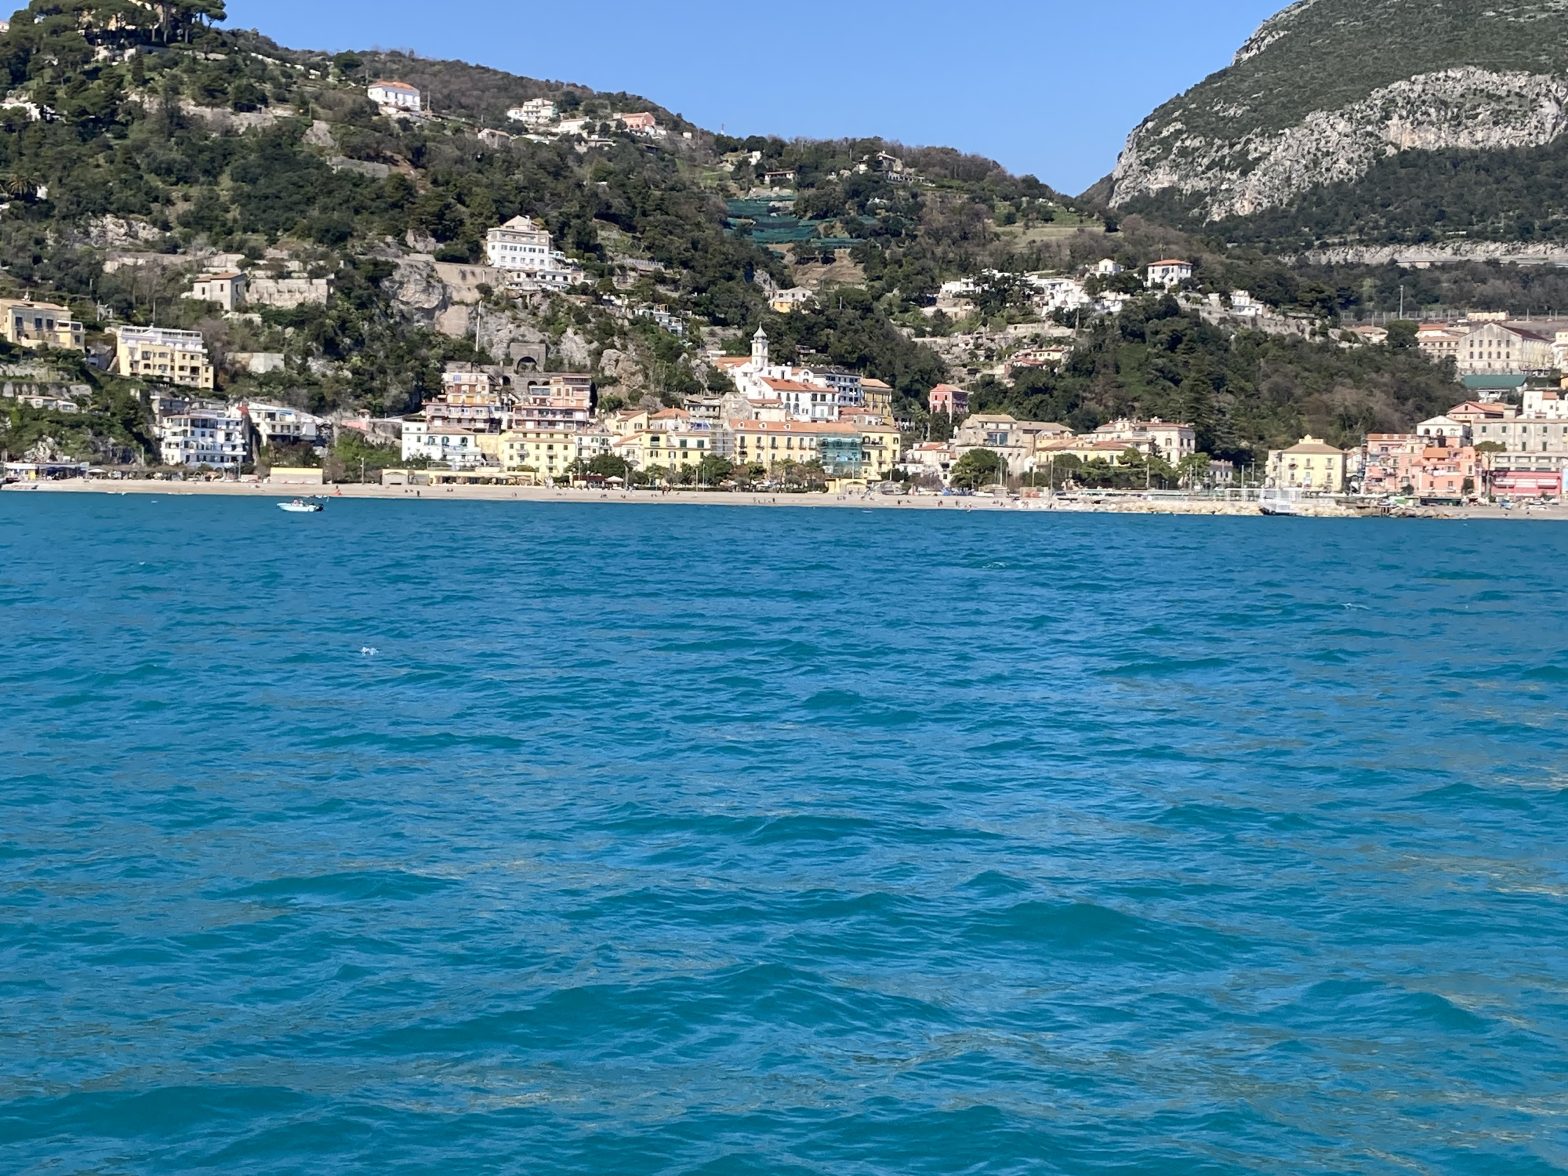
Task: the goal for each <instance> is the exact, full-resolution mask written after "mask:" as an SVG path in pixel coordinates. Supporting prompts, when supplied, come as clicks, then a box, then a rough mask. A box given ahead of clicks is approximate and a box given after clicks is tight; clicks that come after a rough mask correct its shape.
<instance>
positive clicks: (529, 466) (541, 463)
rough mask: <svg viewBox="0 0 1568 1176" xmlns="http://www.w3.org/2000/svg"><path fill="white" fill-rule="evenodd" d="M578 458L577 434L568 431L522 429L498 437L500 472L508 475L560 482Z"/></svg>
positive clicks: (573, 431) (567, 475)
mask: <svg viewBox="0 0 1568 1176" xmlns="http://www.w3.org/2000/svg"><path fill="white" fill-rule="evenodd" d="M579 456H580V452H579V449H578V445H577V433H576V432H575V430H571V429H525V430H522V431H520V432H510V433H505V434H503V435H502V437H501V468H502V469H503V470H504V471H505V472H507V473H509V474H513V473H528V472H532V473H535V474H538V475H539V476H540V477H542V478H547V479H549V480H550V481H552V482H553V481H563V480H565V479H566V478H568V477H569V476H570V472H569V471H570V470H571V466H572V463H573V462H575V461H577V459H578V457H579Z"/></svg>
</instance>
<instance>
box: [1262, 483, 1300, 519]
mask: <svg viewBox="0 0 1568 1176" xmlns="http://www.w3.org/2000/svg"><path fill="white" fill-rule="evenodd" d="M1258 509H1259V510H1260V511H1262V512H1263V513H1264V514H1266V515H1274V516H1282V517H1286V518H1294V517H1297V516H1300V515H1304V514H1306V513H1307V512H1306V509H1305V508H1304V507H1303V505H1302V503H1301V500H1300V499H1299V498H1297V497H1296V493H1295V491H1293V490H1279V489H1269V490H1265V491H1263V492H1262V493H1261V494H1259V495H1258Z"/></svg>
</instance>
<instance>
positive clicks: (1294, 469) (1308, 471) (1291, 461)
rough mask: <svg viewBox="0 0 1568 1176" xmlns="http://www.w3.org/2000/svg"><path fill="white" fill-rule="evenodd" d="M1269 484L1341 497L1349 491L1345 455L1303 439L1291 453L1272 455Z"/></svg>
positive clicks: (1278, 451)
mask: <svg viewBox="0 0 1568 1176" xmlns="http://www.w3.org/2000/svg"><path fill="white" fill-rule="evenodd" d="M1268 480H1269V485H1270V486H1278V487H1280V488H1282V489H1288V490H1312V491H1317V492H1319V493H1323V494H1339V493H1341V492H1342V491H1343V490H1344V489H1345V451H1344V450H1342V449H1335V448H1334V447H1333V446H1332V445H1327V444H1325V443H1324V442H1322V441H1321V440H1319V439H1318V438H1316V437H1303V438H1302V439H1301V442H1300V444H1297V445H1292V446H1291V447H1290V448H1289V449H1275V450H1272V451H1270V453H1269V474H1268Z"/></svg>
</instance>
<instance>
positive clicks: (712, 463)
mask: <svg viewBox="0 0 1568 1176" xmlns="http://www.w3.org/2000/svg"><path fill="white" fill-rule="evenodd" d="M734 472H735V465H734V463H733V462H731V461H729V460H728V459H727V458H723V457H720V456H719V455H718V454H716V453H709V454H706V455H704V457H703V459H702V460H701V461H700V462H698V463H697V481H699V482H700V483H702V484H703V485H704V486H717V485H718V484H719V483H720V482H727V481H728V480H729V479H730V476H731V475H732V474H734Z"/></svg>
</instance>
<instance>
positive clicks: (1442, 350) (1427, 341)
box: [1416, 323, 1469, 364]
mask: <svg viewBox="0 0 1568 1176" xmlns="http://www.w3.org/2000/svg"><path fill="white" fill-rule="evenodd" d="M1467 334H1469V331H1468V329H1467V328H1465V327H1455V326H1452V325H1450V324H1448V323H1422V324H1421V326H1420V327H1419V328H1417V330H1416V347H1417V348H1419V349H1420V351H1421V354H1422V355H1424V356H1426V357H1427V358H1428V359H1430V360H1432V361H1433V362H1434V363H1441V362H1442V361H1443V360H1445V359H1451V360H1453V361H1454V362H1455V363H1456V364H1457V363H1458V362H1459V345H1460V343H1461V342H1462V341H1463V340H1464V338H1465V336H1466V335H1467Z"/></svg>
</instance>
